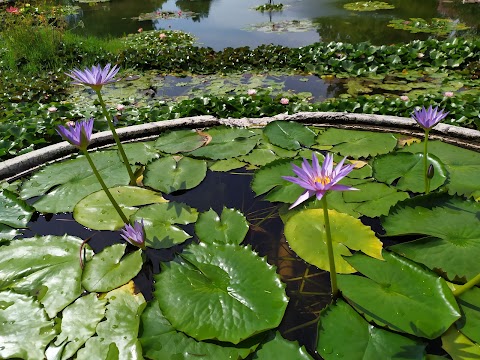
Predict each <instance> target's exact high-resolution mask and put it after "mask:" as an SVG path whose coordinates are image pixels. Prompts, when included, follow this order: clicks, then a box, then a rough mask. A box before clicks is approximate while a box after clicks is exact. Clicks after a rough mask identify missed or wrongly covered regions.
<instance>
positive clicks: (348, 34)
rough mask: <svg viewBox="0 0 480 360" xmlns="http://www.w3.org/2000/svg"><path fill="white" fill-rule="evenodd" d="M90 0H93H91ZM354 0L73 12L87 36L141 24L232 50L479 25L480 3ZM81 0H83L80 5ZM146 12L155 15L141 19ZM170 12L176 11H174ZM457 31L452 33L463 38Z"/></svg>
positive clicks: (393, 37) (138, 5)
mask: <svg viewBox="0 0 480 360" xmlns="http://www.w3.org/2000/svg"><path fill="white" fill-rule="evenodd" d="M84 1H86V0H84ZM350 2H352V1H351V0H283V1H279V0H278V1H274V2H273V3H276V4H278V3H282V4H283V5H284V8H283V10H282V11H274V12H269V11H265V12H263V13H262V12H260V11H256V10H254V8H255V7H256V6H258V5H262V4H265V3H268V0H242V1H238V0H144V1H138V0H111V1H110V2H98V3H81V4H80V6H81V11H80V13H79V14H78V15H77V16H74V17H71V18H70V22H71V25H72V26H75V25H79V21H80V20H81V21H82V22H83V25H84V26H83V27H81V26H77V27H76V29H75V31H76V32H78V33H81V34H85V35H96V36H115V37H117V36H122V35H125V34H129V33H135V32H137V31H138V29H139V28H142V29H143V30H151V29H174V30H182V31H185V32H188V33H191V34H193V35H194V36H195V37H196V38H197V39H198V44H199V45H201V46H209V47H212V48H214V49H215V50H221V49H223V48H225V47H240V46H250V47H256V46H258V45H261V44H270V43H272V44H278V45H283V46H289V47H299V46H305V45H308V44H312V43H314V42H318V41H325V42H329V41H342V42H349V43H356V42H362V41H370V42H372V43H373V44H377V45H379V44H391V43H399V42H408V41H411V40H413V39H425V38H427V37H429V36H435V35H433V34H428V33H410V32H409V31H406V30H397V29H394V28H392V27H388V26H387V25H388V24H389V22H390V21H391V20H394V19H405V20H408V19H410V18H423V19H425V20H427V21H430V20H431V19H433V18H449V19H451V20H453V21H454V22H462V23H465V24H466V25H467V26H469V27H470V30H469V31H472V32H474V33H477V34H478V32H479V29H480V22H479V21H478V19H480V4H479V3H476V4H474V3H472V4H463V3H462V1H461V0H451V1H443V0H422V1H418V0H389V1H388V3H389V4H391V5H393V6H395V8H394V9H392V10H376V11H368V12H366V11H365V12H358V11H349V10H346V9H345V8H344V5H345V4H347V3H350ZM75 4H77V3H75ZM141 14H144V15H145V14H147V18H148V20H139V19H138V17H139V16H140V15H141ZM168 14H169V15H168ZM456 35H457V33H456V32H455V31H451V32H449V33H448V35H445V36H453V37H454V36H456Z"/></svg>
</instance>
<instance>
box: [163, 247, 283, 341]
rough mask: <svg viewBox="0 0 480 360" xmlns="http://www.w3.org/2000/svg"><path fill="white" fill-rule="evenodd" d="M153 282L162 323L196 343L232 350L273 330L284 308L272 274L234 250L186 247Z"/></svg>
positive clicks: (242, 251)
mask: <svg viewBox="0 0 480 360" xmlns="http://www.w3.org/2000/svg"><path fill="white" fill-rule="evenodd" d="M155 280H156V284H155V297H156V298H157V299H158V302H159V304H160V308H161V309H162V311H163V313H164V315H165V317H166V318H167V319H168V321H169V322H170V323H171V324H172V326H173V327H174V328H175V329H177V330H179V331H183V332H184V333H186V334H187V335H189V336H192V337H194V338H195V339H197V340H205V339H215V340H220V341H228V342H232V343H234V344H238V343H239V342H240V341H242V340H244V339H246V338H248V337H250V336H252V335H255V334H257V333H260V332H262V331H265V330H267V329H272V328H275V327H276V326H278V324H279V323H280V321H281V320H282V318H283V314H284V312H285V309H286V306H287V302H288V301H287V297H286V295H285V291H284V285H283V284H282V283H281V281H280V279H279V278H278V275H277V274H276V272H275V269H274V268H273V267H271V266H270V265H268V264H267V262H266V261H265V260H264V259H262V258H260V257H258V255H257V254H256V253H254V252H253V251H251V250H250V249H248V248H244V247H239V246H236V245H218V244H215V245H194V246H190V247H189V248H188V250H187V251H186V252H185V251H184V252H183V254H182V255H181V256H180V257H179V258H177V260H176V261H173V262H170V263H168V264H165V265H164V266H163V267H162V271H161V272H160V274H158V275H156V276H155ZM179 303H181V304H182V311H178V304H179ZM225 314H236V316H231V317H226V316H225Z"/></svg>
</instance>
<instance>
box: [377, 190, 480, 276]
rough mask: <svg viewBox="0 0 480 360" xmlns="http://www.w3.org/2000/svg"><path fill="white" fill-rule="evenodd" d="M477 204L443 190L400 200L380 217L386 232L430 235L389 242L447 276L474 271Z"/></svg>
mask: <svg viewBox="0 0 480 360" xmlns="http://www.w3.org/2000/svg"><path fill="white" fill-rule="evenodd" d="M479 214H480V204H479V203H476V202H475V201H473V200H466V199H464V198H461V197H457V196H455V197H451V196H448V195H446V194H430V195H428V196H422V197H415V198H412V199H410V200H406V201H403V202H401V203H399V204H397V206H396V207H395V208H393V209H392V211H391V213H390V216H388V217H385V218H383V219H382V226H383V228H384V229H385V231H386V232H387V235H388V236H398V235H407V234H424V235H429V236H430V237H426V238H422V239H419V240H416V241H412V242H408V243H402V244H398V245H395V246H392V247H391V249H392V250H394V251H395V252H397V253H399V254H402V255H404V256H406V257H408V258H409V259H412V260H414V261H416V262H420V263H423V264H425V265H426V266H428V267H429V268H431V269H434V270H435V269H438V270H441V271H442V272H444V273H446V274H447V277H448V279H450V280H457V281H460V280H465V279H466V280H469V279H471V278H473V277H474V276H475V275H477V273H478V272H479V271H478V259H479V257H480V227H479V226H478V218H479Z"/></svg>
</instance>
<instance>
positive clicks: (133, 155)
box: [109, 141, 160, 165]
mask: <svg viewBox="0 0 480 360" xmlns="http://www.w3.org/2000/svg"><path fill="white" fill-rule="evenodd" d="M122 147H123V149H124V150H125V154H126V155H127V158H128V162H129V163H130V164H142V165H146V164H148V163H149V162H151V161H152V160H153V159H158V158H159V157H160V152H159V151H158V150H156V149H155V147H154V143H153V141H138V142H133V143H126V144H122ZM109 149H117V146H112V147H111V148H109ZM118 156H120V154H118Z"/></svg>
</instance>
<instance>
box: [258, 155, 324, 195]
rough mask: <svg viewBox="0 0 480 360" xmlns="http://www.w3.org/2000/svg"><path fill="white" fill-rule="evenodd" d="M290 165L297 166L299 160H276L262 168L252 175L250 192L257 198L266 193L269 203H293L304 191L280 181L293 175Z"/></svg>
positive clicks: (299, 162) (299, 187)
mask: <svg viewBox="0 0 480 360" xmlns="http://www.w3.org/2000/svg"><path fill="white" fill-rule="evenodd" d="M319 160H321V159H319ZM292 164H295V165H297V166H299V165H300V164H301V160H299V159H297V160H295V161H292V160H290V159H282V160H276V161H273V162H272V163H270V164H268V165H266V166H264V167H262V168H261V169H259V170H258V171H256V172H255V174H254V175H253V180H252V185H251V186H252V190H253V191H254V192H255V194H256V195H257V196H258V195H262V194H264V193H266V192H268V194H267V195H266V199H267V200H269V201H282V202H287V203H293V202H294V201H295V200H296V199H297V198H298V197H299V196H300V195H301V194H302V193H303V192H305V190H304V189H303V188H302V187H301V186H298V185H296V184H293V183H291V182H289V181H287V180H284V179H282V176H288V175H293V170H292Z"/></svg>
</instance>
